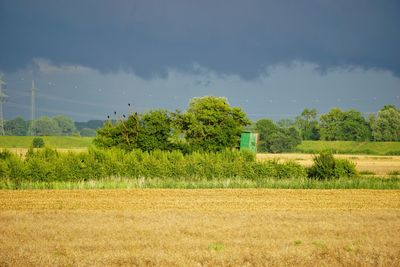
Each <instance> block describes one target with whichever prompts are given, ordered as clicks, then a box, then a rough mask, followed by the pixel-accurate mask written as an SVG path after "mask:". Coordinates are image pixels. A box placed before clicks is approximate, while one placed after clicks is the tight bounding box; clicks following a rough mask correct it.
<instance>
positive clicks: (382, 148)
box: [295, 141, 400, 155]
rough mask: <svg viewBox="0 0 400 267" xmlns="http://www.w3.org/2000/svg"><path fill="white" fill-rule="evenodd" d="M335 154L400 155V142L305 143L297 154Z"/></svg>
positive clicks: (299, 147)
mask: <svg viewBox="0 0 400 267" xmlns="http://www.w3.org/2000/svg"><path fill="white" fill-rule="evenodd" d="M326 150H330V151H332V152H333V153H335V154H367V155H400V142H353V141H303V142H302V143H301V144H300V145H298V146H297V147H296V148H295V152H300V153H319V152H321V151H326Z"/></svg>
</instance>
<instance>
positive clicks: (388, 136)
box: [370, 106, 400, 141]
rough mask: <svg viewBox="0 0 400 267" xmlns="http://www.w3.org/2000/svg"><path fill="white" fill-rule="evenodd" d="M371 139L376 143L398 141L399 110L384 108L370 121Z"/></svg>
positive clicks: (399, 126)
mask: <svg viewBox="0 0 400 267" xmlns="http://www.w3.org/2000/svg"><path fill="white" fill-rule="evenodd" d="M370 123H371V128H372V135H373V139H374V140H376V141H400V110H398V109H397V108H396V107H394V106H384V107H383V108H382V109H381V110H380V111H379V112H378V115H377V116H376V117H375V118H374V119H372V120H371V122H370Z"/></svg>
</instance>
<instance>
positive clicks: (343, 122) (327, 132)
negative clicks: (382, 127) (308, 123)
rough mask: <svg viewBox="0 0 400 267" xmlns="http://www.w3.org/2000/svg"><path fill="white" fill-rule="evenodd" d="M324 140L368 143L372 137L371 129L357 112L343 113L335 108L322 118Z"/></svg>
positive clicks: (322, 137) (321, 126)
mask: <svg viewBox="0 0 400 267" xmlns="http://www.w3.org/2000/svg"><path fill="white" fill-rule="evenodd" d="M320 121H321V122H320V134H321V139H322V140H329V141H334V140H343V141H366V140H369V139H370V137H371V129H370V127H369V125H368V123H367V121H366V120H365V118H364V117H363V116H362V115H361V113H360V112H358V111H356V110H349V111H346V112H344V111H342V110H340V109H339V108H333V109H332V110H331V111H329V112H328V113H326V114H323V115H322V116H321V118H320Z"/></svg>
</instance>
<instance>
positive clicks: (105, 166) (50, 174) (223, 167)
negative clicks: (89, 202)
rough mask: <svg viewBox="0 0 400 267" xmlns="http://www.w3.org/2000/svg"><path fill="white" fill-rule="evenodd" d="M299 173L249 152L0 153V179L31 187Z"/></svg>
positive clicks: (294, 175) (296, 167) (295, 168)
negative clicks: (106, 180)
mask: <svg viewBox="0 0 400 267" xmlns="http://www.w3.org/2000/svg"><path fill="white" fill-rule="evenodd" d="M306 176H307V173H306V170H305V168H303V167H301V166H300V165H298V164H296V163H294V162H288V163H278V162H276V161H264V162H260V161H256V159H255V156H254V155H253V154H250V152H248V151H245V152H240V151H235V150H226V151H222V152H217V153H214V152H207V153H205V152H201V153H200V152H194V153H192V154H186V155H184V154H183V153H182V152H180V151H160V150H154V151H151V152H146V151H141V150H133V151H129V152H127V151H124V150H121V149H108V150H103V149H98V148H90V149H89V151H88V152H81V153H72V152H71V153H59V152H57V151H56V150H54V149H50V148H44V149H30V150H29V151H28V153H27V154H26V156H25V157H21V156H17V155H14V154H12V153H9V152H7V151H3V152H1V153H0V177H1V178H5V179H11V180H13V179H20V180H21V179H22V180H28V181H37V182H50V181H82V180H98V179H104V178H109V177H125V178H174V179H181V178H190V179H193V180H196V179H209V180H211V179H217V178H218V179H219V178H242V179H261V178H272V177H273V178H282V179H283V178H302V177H306Z"/></svg>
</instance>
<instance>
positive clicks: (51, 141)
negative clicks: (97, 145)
mask: <svg viewBox="0 0 400 267" xmlns="http://www.w3.org/2000/svg"><path fill="white" fill-rule="evenodd" d="M33 138H34V136H0V147H2V148H28V147H31V146H32V139H33ZM42 138H43V140H44V143H45V144H46V146H49V147H54V148H87V147H89V146H90V144H91V143H92V140H93V137H78V136H42Z"/></svg>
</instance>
